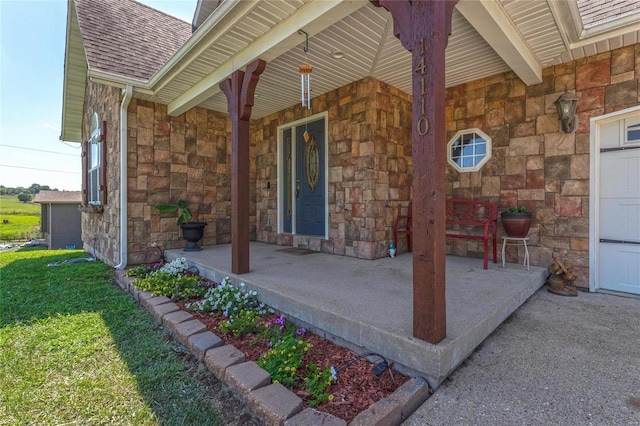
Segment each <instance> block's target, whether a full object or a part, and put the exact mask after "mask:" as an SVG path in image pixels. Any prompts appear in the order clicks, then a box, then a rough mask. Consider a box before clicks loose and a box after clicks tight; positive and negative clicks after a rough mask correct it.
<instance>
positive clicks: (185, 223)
mask: <svg viewBox="0 0 640 426" xmlns="http://www.w3.org/2000/svg"><path fill="white" fill-rule="evenodd" d="M156 209H157V210H158V211H160V212H162V213H171V212H174V211H177V212H178V221H177V225H178V226H179V227H180V228H181V229H182V238H184V239H185V240H187V246H186V247H185V248H184V251H200V250H202V247H200V246H199V245H198V241H200V240H201V239H202V237H203V235H204V227H205V226H207V222H189V221H190V220H191V218H192V217H193V215H192V214H191V212H190V211H189V208H188V207H187V202H186V201H185V200H180V201H178V203H177V204H160V205H158V206H156Z"/></svg>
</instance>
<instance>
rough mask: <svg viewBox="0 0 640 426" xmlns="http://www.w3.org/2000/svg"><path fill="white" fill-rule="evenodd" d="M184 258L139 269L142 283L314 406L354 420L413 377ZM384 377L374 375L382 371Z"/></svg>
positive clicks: (134, 273) (142, 287)
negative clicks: (201, 272) (212, 278)
mask: <svg viewBox="0 0 640 426" xmlns="http://www.w3.org/2000/svg"><path fill="white" fill-rule="evenodd" d="M187 269H188V264H187V262H186V261H185V260H184V258H179V259H176V260H175V261H173V262H171V263H169V264H167V265H164V266H163V265H158V264H157V265H154V266H152V267H148V268H140V267H138V268H135V270H131V272H130V273H129V274H128V275H129V276H135V277H136V280H135V281H134V283H133V284H134V286H136V287H137V288H138V289H140V290H146V291H151V292H152V293H154V295H164V296H167V297H170V298H172V299H173V300H174V301H176V302H177V304H178V306H179V307H180V308H181V309H183V310H186V311H189V312H190V313H191V314H192V315H193V316H194V317H195V318H196V319H198V320H200V321H201V322H202V323H204V324H205V325H206V326H207V328H208V329H209V330H210V331H212V332H213V333H215V334H216V335H218V336H219V337H220V338H221V339H222V340H223V341H224V342H225V344H230V345H233V346H235V347H236V348H237V349H238V350H240V351H242V352H244V354H245V356H246V359H247V361H254V362H256V363H257V364H258V365H260V366H261V367H262V368H263V369H265V370H266V371H267V372H269V374H270V375H271V380H272V382H273V383H282V384H283V385H284V386H286V387H287V388H289V389H290V390H292V391H293V392H294V393H295V394H297V395H298V396H299V397H300V398H301V399H302V400H303V401H304V404H305V408H306V407H313V408H315V409H317V410H320V411H324V412H327V413H330V414H332V415H334V416H336V417H339V418H341V419H344V420H345V421H347V422H349V421H351V420H352V419H353V418H354V417H355V416H357V415H358V414H359V413H360V412H362V411H363V410H365V409H366V408H367V407H369V406H370V405H371V404H373V403H375V402H376V401H378V400H380V399H382V398H385V397H387V396H389V395H390V394H391V393H393V392H394V391H395V390H396V389H397V388H398V387H399V386H400V385H402V384H403V383H405V382H406V381H407V380H408V377H406V376H404V375H402V374H400V373H398V372H394V371H392V369H391V368H386V369H385V366H388V363H387V361H386V360H385V359H384V358H382V357H381V356H380V355H377V354H371V353H369V354H356V353H354V352H352V351H350V350H348V349H345V348H342V347H339V346H337V345H335V344H334V343H332V342H330V341H329V340H327V339H323V338H321V337H319V336H317V335H314V334H312V333H309V332H308V331H307V330H305V329H304V328H302V327H298V326H296V325H295V324H293V323H292V322H291V321H289V320H288V319H287V318H286V316H285V315H278V314H276V313H274V311H273V309H271V308H269V307H267V306H265V305H264V304H262V303H260V301H259V296H258V294H257V293H256V292H255V291H247V290H246V289H245V288H244V285H240V286H238V287H236V286H233V285H232V284H230V282H229V281H228V279H225V280H224V281H223V282H222V283H211V282H209V281H206V280H204V279H202V278H200V277H197V276H194V275H192V274H189V273H188V272H187ZM375 367H377V368H376V370H380V371H376V372H377V373H378V374H375V373H374V372H373V370H374V368H375Z"/></svg>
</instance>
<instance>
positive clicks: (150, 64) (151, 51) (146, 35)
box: [75, 0, 191, 81]
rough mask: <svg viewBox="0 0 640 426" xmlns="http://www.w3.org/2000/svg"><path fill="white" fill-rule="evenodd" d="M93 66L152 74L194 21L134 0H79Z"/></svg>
mask: <svg viewBox="0 0 640 426" xmlns="http://www.w3.org/2000/svg"><path fill="white" fill-rule="evenodd" d="M75 4H76V11H77V18H78V23H79V25H80V32H81V34H82V39H83V43H84V49H85V54H86V55H87V61H88V63H89V69H90V70H99V71H103V72H108V73H112V74H116V75H121V76H125V77H130V78H135V79H139V80H145V81H146V80H149V78H151V76H152V75H153V74H154V73H155V72H156V71H158V69H160V67H162V65H164V63H165V62H166V61H167V60H168V59H169V58H170V57H171V56H172V55H173V54H174V53H175V52H176V51H177V50H178V49H179V48H180V46H182V45H183V44H184V43H185V42H186V41H187V39H189V37H190V36H191V24H189V23H187V22H184V21H182V20H180V19H178V18H175V17H173V16H170V15H167V14H165V13H163V12H160V11H158V10H156V9H153V8H151V7H148V6H146V5H143V4H140V3H138V2H136V1H133V0H75Z"/></svg>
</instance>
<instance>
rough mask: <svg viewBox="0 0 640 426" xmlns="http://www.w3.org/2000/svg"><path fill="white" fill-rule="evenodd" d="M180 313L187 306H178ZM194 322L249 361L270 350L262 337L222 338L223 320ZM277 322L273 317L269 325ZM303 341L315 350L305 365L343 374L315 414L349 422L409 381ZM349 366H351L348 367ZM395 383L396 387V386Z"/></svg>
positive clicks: (326, 344)
mask: <svg viewBox="0 0 640 426" xmlns="http://www.w3.org/2000/svg"><path fill="white" fill-rule="evenodd" d="M178 305H179V306H180V308H181V309H184V303H183V302H178ZM191 313H192V314H193V315H194V317H195V318H197V319H199V320H200V321H202V322H203V323H204V324H205V325H206V326H207V328H208V329H209V330H211V331H212V332H213V333H215V334H216V335H218V336H219V337H220V338H221V339H222V340H223V341H224V342H225V344H228V345H233V346H235V347H236V348H237V349H238V350H240V351H242V352H244V354H245V356H246V359H247V361H257V360H258V358H260V355H262V354H263V353H265V352H267V351H268V350H269V348H268V346H267V344H266V341H265V340H264V339H262V338H260V337H259V336H256V335H253V334H249V335H246V336H243V337H241V338H235V337H233V336H232V335H230V334H222V333H220V332H219V331H218V326H219V325H220V323H221V322H223V321H224V320H225V318H224V317H222V316H211V315H208V314H201V313H197V312H191ZM275 318H277V316H276V315H272V316H271V317H268V318H267V321H273V320H274V319H275ZM303 340H306V341H309V342H310V343H311V344H312V345H313V348H312V349H311V350H310V351H309V352H308V353H307V355H306V357H305V363H307V362H311V361H312V362H314V363H315V364H316V365H317V366H318V367H319V368H320V369H325V368H329V367H331V366H334V367H336V368H341V367H343V366H344V369H342V370H340V372H339V374H338V380H337V381H335V382H333V383H332V384H331V385H330V386H329V388H328V389H327V392H328V393H330V394H332V395H333V397H334V399H333V401H325V402H323V403H321V404H319V405H317V406H315V407H312V408H315V409H316V410H319V411H324V412H327V413H330V414H333V415H334V416H336V417H339V418H341V419H343V420H345V421H347V423H348V422H350V421H351V420H353V418H355V417H356V416H357V415H358V414H359V413H360V412H362V411H364V410H365V409H366V408H367V407H369V406H370V405H371V404H373V403H374V402H376V401H378V400H380V399H382V398H386V397H388V396H389V395H391V394H392V393H393V392H394V391H395V390H396V389H397V388H398V387H399V386H401V385H402V384H403V383H405V382H406V381H407V380H409V378H408V377H407V376H405V375H403V374H400V373H398V372H397V371H392V369H391V368H390V369H388V370H387V371H385V372H384V373H382V374H380V375H379V376H376V375H375V374H373V372H372V371H371V369H372V368H373V366H374V364H373V363H372V362H369V361H368V360H367V359H365V358H360V357H359V356H358V354H356V353H354V352H353V351H350V350H349V349H345V348H343V347H340V346H337V345H336V344H334V343H332V342H330V341H329V340H327V339H323V338H321V337H319V336H316V335H314V334H311V333H309V332H307V333H306V334H305V335H304V337H303ZM369 358H370V359H372V360H373V361H374V362H376V363H377V362H380V361H381V359H380V360H378V359H377V357H375V356H371V357H369ZM347 365H348V366H347ZM394 381H395V383H394ZM292 391H293V392H294V393H296V394H297V395H298V396H299V397H300V398H302V400H303V401H304V402H305V406H304V408H307V407H308V405H307V401H306V400H307V399H308V398H307V394H306V392H305V391H304V390H303V389H301V388H297V387H295V386H294V388H293V389H292Z"/></svg>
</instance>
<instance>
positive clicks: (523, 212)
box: [500, 207, 532, 238]
mask: <svg viewBox="0 0 640 426" xmlns="http://www.w3.org/2000/svg"><path fill="white" fill-rule="evenodd" d="M500 216H501V218H502V227H503V228H504V232H505V233H506V234H507V236H509V237H514V238H525V237H526V236H527V234H528V233H529V228H530V227H531V218H532V214H531V212H530V211H529V210H528V209H527V208H526V207H511V208H509V209H508V210H506V211H504V212H502V213H501V214H500Z"/></svg>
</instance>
